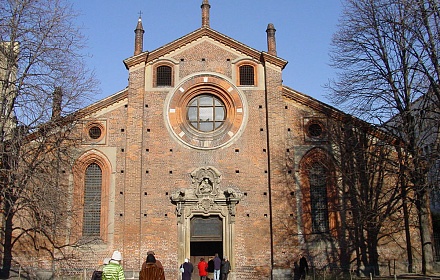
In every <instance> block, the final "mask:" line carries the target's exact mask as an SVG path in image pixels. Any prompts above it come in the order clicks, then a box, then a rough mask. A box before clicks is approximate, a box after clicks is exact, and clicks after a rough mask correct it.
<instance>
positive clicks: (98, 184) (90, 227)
mask: <svg viewBox="0 0 440 280" xmlns="http://www.w3.org/2000/svg"><path fill="white" fill-rule="evenodd" d="M84 179H85V180H84V213H83V236H100V233H101V232H100V225H101V192H102V170H101V168H100V167H99V165H98V164H96V163H91V164H90V165H89V166H87V168H86V171H85V178H84Z"/></svg>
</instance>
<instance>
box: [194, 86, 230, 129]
mask: <svg viewBox="0 0 440 280" xmlns="http://www.w3.org/2000/svg"><path fill="white" fill-rule="evenodd" d="M187 109H188V114H187V117H188V121H189V123H190V124H191V125H192V126H193V127H194V128H195V129H197V130H199V131H203V132H209V131H214V130H216V129H217V128H219V127H220V126H222V125H223V123H224V122H225V117H226V109H225V104H223V102H222V101H221V100H220V99H218V98H217V97H215V96H214V95H210V94H202V95H198V96H196V97H194V98H193V99H192V100H191V101H190V102H189V103H188V108H187Z"/></svg>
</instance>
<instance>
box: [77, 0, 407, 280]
mask: <svg viewBox="0 0 440 280" xmlns="http://www.w3.org/2000/svg"><path fill="white" fill-rule="evenodd" d="M201 10H202V25H201V27H200V28H199V29H197V30H195V31H194V32H192V33H189V34H187V35H185V36H183V37H181V38H179V39H177V40H175V41H173V42H171V43H169V44H167V45H165V46H163V47H160V48H158V49H156V50H153V51H144V50H143V46H142V44H143V34H144V30H143V27H142V21H141V19H139V21H138V25H137V27H136V30H135V47H134V49H135V50H134V55H133V56H132V57H130V58H128V59H126V60H124V64H125V66H126V68H127V70H128V73H129V82H128V86H127V88H126V89H124V90H122V91H120V92H117V93H116V94H114V95H111V96H109V97H107V98H105V99H103V100H101V101H99V102H96V103H95V104H92V105H91V106H88V107H87V108H85V109H84V110H82V111H81V114H79V115H80V116H81V119H80V121H79V122H78V123H79V124H78V131H80V132H81V134H82V137H81V139H82V140H81V141H82V142H81V147H80V148H79V149H77V150H76V151H75V153H76V154H77V156H76V160H75V165H74V169H73V171H72V173H71V174H69V176H70V180H71V185H72V190H73V196H72V201H71V203H72V205H73V207H74V208H75V209H81V211H82V214H80V215H78V222H79V225H80V226H79V227H78V228H77V229H76V232H75V234H73V235H72V238H76V237H78V238H85V237H96V238H97V239H99V242H95V243H94V244H92V245H89V246H88V248H87V249H84V251H81V250H80V251H79V252H80V253H79V254H78V256H80V258H82V260H81V266H82V267H87V268H90V267H94V266H97V265H98V264H99V263H100V262H101V261H102V259H104V258H105V257H109V256H111V253H112V252H113V250H119V251H121V252H122V255H123V267H124V270H125V271H126V275H127V277H129V275H131V274H130V273H133V274H132V275H136V273H137V272H138V271H139V270H140V268H141V264H142V262H143V261H144V260H145V257H146V252H147V251H149V250H154V251H155V253H156V257H157V258H158V259H159V260H160V261H161V262H162V264H163V266H164V269H165V274H166V278H167V279H178V275H179V272H178V269H177V268H178V266H179V264H180V263H182V262H183V261H184V259H185V258H190V260H191V261H192V262H193V263H194V264H196V263H197V262H198V260H199V258H200V257H202V256H203V257H205V259H208V258H209V257H211V256H213V255H214V254H215V253H218V254H219V255H220V256H221V257H222V256H227V257H228V259H229V260H230V262H231V266H232V272H231V274H230V279H289V277H290V276H291V272H292V268H293V265H294V261H295V260H297V258H298V255H299V254H300V253H305V254H306V255H307V257H308V260H309V265H311V266H315V267H324V266H327V265H329V264H332V263H335V264H336V263H338V258H337V255H338V253H337V251H338V245H335V244H337V242H334V243H333V242H332V241H331V240H332V239H335V240H336V239H337V238H338V234H337V232H338V227H339V225H340V220H341V219H342V217H341V213H339V212H338V211H337V209H338V208H337V205H338V203H339V197H338V195H339V190H338V186H337V184H338V182H337V180H336V179H335V178H336V177H337V176H335V174H336V168H335V166H334V163H333V157H334V155H335V152H334V151H333V148H334V146H332V145H331V143H330V141H329V137H330V136H329V134H330V129H329V127H330V124H332V123H337V122H339V121H342V120H343V117H344V116H345V114H343V113H342V112H340V111H338V110H336V109H334V108H332V107H330V106H328V105H326V104H323V103H321V102H319V101H317V100H315V99H313V98H311V97H309V96H307V95H305V94H302V93H300V92H297V91H295V90H293V89H291V88H289V87H287V86H285V85H283V84H282V72H283V69H284V67H285V66H286V64H287V61H285V60H283V59H282V58H280V57H278V56H277V51H276V40H275V28H274V26H273V25H272V24H269V25H268V27H267V30H266V33H267V46H268V49H267V51H258V50H255V49H253V48H251V47H249V46H246V45H244V44H242V43H240V42H238V41H236V40H234V39H232V38H229V37H228V36H226V35H223V34H221V33H219V32H217V31H215V30H213V29H211V27H210V23H209V13H210V4H209V3H208V1H207V0H203V2H202V5H201ZM96 197H98V201H96ZM319 232H331V234H328V235H327V236H326V238H325V239H326V241H323V239H319V238H317V237H316V236H319V234H317V233H319ZM335 232H336V233H335ZM329 240H330V243H331V244H333V245H332V246H329V245H328V244H329ZM394 242H395V243H394V245H392V246H393V248H397V246H396V245H397V244H398V242H402V244H400V245H402V246H404V240H402V239H399V238H396V239H395V241H394ZM394 253H395V254H396V255H397V256H402V255H404V252H403V251H402V252H401V251H400V250H399V251H395V252H394ZM396 258H397V257H396ZM195 273H196V272H195ZM134 277H136V276H134ZM194 277H198V275H197V274H195V275H194ZM194 279H195V278H194Z"/></svg>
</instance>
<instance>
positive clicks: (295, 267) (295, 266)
mask: <svg viewBox="0 0 440 280" xmlns="http://www.w3.org/2000/svg"><path fill="white" fill-rule="evenodd" d="M300 279H301V272H300V271H299V264H298V259H297V258H295V260H294V262H293V280H300Z"/></svg>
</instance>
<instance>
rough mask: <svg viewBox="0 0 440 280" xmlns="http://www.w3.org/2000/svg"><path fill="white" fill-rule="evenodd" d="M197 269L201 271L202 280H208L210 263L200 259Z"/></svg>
mask: <svg viewBox="0 0 440 280" xmlns="http://www.w3.org/2000/svg"><path fill="white" fill-rule="evenodd" d="M197 268H198V269H199V275H200V280H206V276H208V263H207V262H206V261H205V259H204V258H200V262H199V264H198V265H197Z"/></svg>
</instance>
